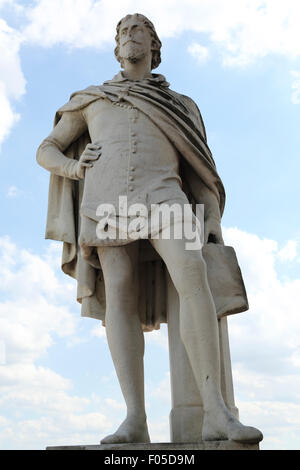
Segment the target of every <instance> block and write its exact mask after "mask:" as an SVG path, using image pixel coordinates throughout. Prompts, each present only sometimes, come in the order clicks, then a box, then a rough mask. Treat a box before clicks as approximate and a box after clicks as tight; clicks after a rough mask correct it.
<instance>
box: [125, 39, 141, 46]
mask: <svg viewBox="0 0 300 470" xmlns="http://www.w3.org/2000/svg"><path fill="white" fill-rule="evenodd" d="M129 42H133V43H134V44H141V43H140V42H137V41H133V39H129V40H128V41H126V42H125V43H124V44H123V46H126V44H128V43H129Z"/></svg>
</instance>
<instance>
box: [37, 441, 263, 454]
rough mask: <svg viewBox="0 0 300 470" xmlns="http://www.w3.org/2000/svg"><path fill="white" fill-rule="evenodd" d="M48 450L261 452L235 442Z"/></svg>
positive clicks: (56, 447) (82, 446)
mask: <svg viewBox="0 0 300 470" xmlns="http://www.w3.org/2000/svg"><path fill="white" fill-rule="evenodd" d="M46 450H105V451H110V450H118V451H127V450H129V451H156V450H163V451H165V452H169V451H173V450H176V451H182V452H184V451H185V450H189V451H191V450H194V451H198V450H259V444H241V443H239V442H235V441H230V440H227V441H202V442H195V443H174V442H159V443H152V444H99V445H76V446H52V447H47V448H46Z"/></svg>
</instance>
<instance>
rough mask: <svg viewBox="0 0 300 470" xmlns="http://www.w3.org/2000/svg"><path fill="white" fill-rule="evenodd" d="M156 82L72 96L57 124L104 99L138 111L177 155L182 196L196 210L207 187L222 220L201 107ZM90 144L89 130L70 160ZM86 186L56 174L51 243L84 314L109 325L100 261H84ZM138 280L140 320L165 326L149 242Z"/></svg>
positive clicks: (144, 243)
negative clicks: (57, 247)
mask: <svg viewBox="0 0 300 470" xmlns="http://www.w3.org/2000/svg"><path fill="white" fill-rule="evenodd" d="M152 77H153V79H150V80H147V79H144V80H142V81H140V82H129V81H127V80H124V79H123V80H118V81H114V80H111V81H107V82H104V84H103V85H101V86H91V87H88V88H86V89H85V90H83V91H79V92H76V93H73V94H72V95H71V97H70V101H69V102H68V103H66V104H65V105H64V106H62V107H61V108H60V109H59V110H58V111H57V113H56V115H55V121H54V124H55V125H56V124H57V122H58V121H59V120H60V118H61V116H62V115H63V113H66V112H68V113H70V112H72V111H77V110H80V109H84V108H85V107H86V106H88V105H89V104H90V103H93V102H94V101H96V100H99V99H102V98H109V99H111V100H112V101H118V100H122V101H124V102H125V103H128V104H130V105H132V106H133V107H136V108H137V109H138V110H139V111H140V112H142V113H144V114H145V115H146V116H147V117H148V118H149V119H150V120H151V121H152V122H153V123H154V124H155V125H156V126H158V128H159V129H160V130H161V131H162V132H163V133H164V134H165V135H166V136H167V138H168V139H169V140H170V142H171V143H172V144H173V145H174V147H175V148H176V150H177V151H178V153H179V155H180V162H181V165H180V176H181V179H182V181H183V191H184V192H185V193H186V195H187V197H188V199H189V201H190V203H191V204H192V206H193V207H195V204H197V203H199V204H201V203H202V202H203V201H201V189H200V188H203V190H204V191H211V192H212V193H213V194H214V197H216V199H217V201H218V205H219V209H220V214H221V215H222V213H223V210H224V205H225V190H224V187H223V184H222V181H221V179H220V177H219V175H218V173H217V170H216V166H215V162H214V159H213V157H212V154H211V151H210V149H209V147H208V145H207V142H206V133H205V127H204V124H203V120H202V117H201V114H200V111H199V109H198V107H197V105H196V104H195V103H194V101H193V100H192V99H191V98H189V97H187V96H184V95H181V94H178V93H176V92H174V91H172V90H171V89H170V88H169V84H168V83H167V82H166V81H164V80H162V79H161V77H162V76H161V75H156V74H153V75H152ZM159 78H160V79H159ZM112 125H113V123H112ZM90 141H91V140H90V136H89V133H88V131H85V132H84V134H82V135H81V136H80V137H79V138H78V139H77V140H76V141H74V142H73V143H72V144H71V145H70V146H69V147H68V149H67V150H66V151H65V152H64V154H65V156H67V157H69V158H77V159H78V158H79V156H80V155H81V154H82V152H83V150H84V149H85V147H86V145H87V143H89V142H90ZM191 178H193V179H194V181H195V178H196V180H197V181H199V185H198V187H199V192H198V190H197V194H193V193H192V190H191V187H190V186H191V185H190V184H189V183H190V179H191ZM83 185H84V180H80V181H76V180H71V179H69V178H66V177H62V176H58V175H55V174H52V173H51V176H50V185H49V202H48V215H47V227H46V238H47V239H52V240H59V241H62V242H63V253H62V270H63V272H64V273H65V274H68V275H70V276H72V277H73V278H75V279H76V280H77V300H78V301H79V302H80V303H81V305H82V307H81V315H82V316H86V317H92V318H96V319H100V320H102V322H103V324H104V325H105V308H106V303H105V286H104V280H103V276H102V271H101V266H100V265H99V262H98V261H97V260H95V262H94V263H92V264H91V263H90V262H87V261H86V260H85V259H83V258H82V256H81V253H80V249H79V246H78V237H79V233H78V232H79V223H80V220H79V218H80V203H81V197H82V192H83ZM199 194H200V196H199ZM139 279H140V281H139V282H140V285H139V315H140V320H141V324H142V327H143V330H144V331H151V330H153V329H158V328H159V327H160V323H161V322H167V313H166V312H167V298H166V266H165V264H164V262H163V260H162V259H161V258H160V256H159V255H158V254H157V253H156V252H155V250H154V249H153V248H152V246H151V244H150V243H149V241H148V240H140V259H139Z"/></svg>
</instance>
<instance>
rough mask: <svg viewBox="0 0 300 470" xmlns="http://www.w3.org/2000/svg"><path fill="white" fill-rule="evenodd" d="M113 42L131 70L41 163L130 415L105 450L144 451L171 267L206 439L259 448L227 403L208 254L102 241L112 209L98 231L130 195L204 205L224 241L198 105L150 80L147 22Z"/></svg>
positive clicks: (88, 310)
mask: <svg viewBox="0 0 300 470" xmlns="http://www.w3.org/2000/svg"><path fill="white" fill-rule="evenodd" d="M116 42H117V47H116V49H115V55H116V57H117V59H118V61H119V62H120V63H121V66H122V68H123V69H124V70H123V71H121V72H120V73H118V74H117V75H116V76H115V77H114V78H113V79H112V80H110V81H107V82H104V84H103V85H102V86H91V87H89V88H87V89H86V90H83V91H80V92H77V93H74V94H73V95H72V96H71V99H70V101H69V102H68V103H67V104H66V105H64V106H63V107H62V108H60V110H59V111H58V112H57V114H56V119H55V127H54V129H53V131H52V133H51V134H50V135H49V136H48V137H47V138H46V139H45V140H44V141H43V142H42V144H41V145H40V147H39V149H38V153H37V160H38V163H39V164H40V165H42V166H43V167H44V168H46V169H47V170H49V171H50V172H51V179H50V191H49V207H48V222H47V234H46V236H47V238H52V239H55V240H61V241H63V242H64V250H63V261H62V268H63V270H64V272H66V273H67V274H70V275H71V276H73V277H74V278H76V279H77V281H78V300H79V301H80V302H81V303H82V309H83V315H85V316H90V317H94V318H101V319H102V321H103V322H104V321H105V326H106V333H107V340H108V344H109V348H110V351H111V355H112V359H113V362H114V365H115V368H116V372H117V376H118V379H119V382H120V386H121V389H122V393H123V396H124V399H125V402H126V405H127V417H126V419H125V421H124V422H123V423H122V424H121V425H120V427H119V428H118V429H117V431H116V432H115V433H114V434H112V435H110V436H108V437H106V438H105V439H103V440H102V441H101V442H102V443H121V442H149V435H148V429H147V422H146V413H145V404H144V370H143V354H144V337H143V330H147V329H148V330H151V329H153V328H157V325H158V324H159V323H160V321H164V318H163V315H164V292H163V285H164V284H163V282H164V281H163V270H164V269H167V270H168V273H169V275H170V277H171V279H172V282H173V283H174V286H175V288H176V290H177V292H178V295H179V299H180V335H181V338H182V341H183V343H184V346H185V348H186V351H187V355H188V358H189V361H190V363H191V366H192V370H193V373H194V376H195V380H196V383H197V386H198V388H199V391H200V393H201V396H202V400H203V409H204V420H203V431H202V437H203V440H219V439H232V440H236V441H239V442H248V443H256V442H259V441H260V440H261V439H262V434H261V433H260V431H259V430H257V429H255V428H253V427H248V426H244V425H242V424H241V423H240V422H239V421H238V420H237V419H236V418H235V417H234V416H233V415H232V414H231V412H230V411H229V410H228V409H227V407H226V406H225V404H224V401H223V398H222V394H221V389H220V359H219V339H218V325H217V316H216V309H215V305H214V301H213V298H212V294H211V291H210V287H209V285H208V281H207V271H206V264H205V261H204V259H203V256H202V251H201V249H200V248H199V249H197V250H188V249H186V243H187V242H188V241H189V240H187V239H186V238H185V236H183V237H182V238H181V239H178V238H176V237H173V238H172V237H170V239H164V238H162V237H152V238H151V236H150V235H149V236H146V237H145V234H144V236H143V239H142V237H140V239H139V237H138V235H136V234H137V233H138V229H137V230H136V234H135V238H130V237H127V238H125V237H121V236H120V232H118V233H119V235H118V236H117V237H115V238H114V239H105V238H103V237H99V231H97V226H98V227H99V225H98V224H99V221H100V220H103V219H101V215H99V213H98V209H97V208H98V207H99V204H110V205H113V206H114V207H116V208H117V209H116V212H115V214H114V216H115V217H113V218H110V217H109V216H108V217H106V219H105V224H104V225H103V224H102V226H101V227H102V229H103V230H104V231H105V230H110V228H111V226H112V221H114V222H113V223H116V221H117V225H118V229H120V227H122V224H123V222H124V220H126V218H130V215H129V213H126V212H125V215H124V211H123V212H122V211H121V209H120V208H119V207H118V200H119V197H120V196H126V198H127V203H128V207H129V206H132V205H133V204H136V203H139V204H144V206H146V207H147V208H150V207H152V205H153V204H154V205H155V204H156V205H158V206H159V205H160V204H162V203H164V204H168V205H172V204H174V203H178V204H179V205H180V206H183V205H185V204H190V202H191V201H194V202H196V203H202V204H204V205H205V212H204V220H205V227H204V238H205V239H204V242H205V243H207V242H208V241H213V242H214V243H218V244H222V243H223V240H222V233H221V226H220V221H221V215H222V212H223V208H224V201H225V192H224V188H223V185H222V182H221V180H220V178H219V176H218V174H217V171H216V167H215V164H214V160H213V158H212V155H211V152H210V150H209V148H208V146H207V143H206V135H205V129H204V125H203V121H202V118H201V115H200V112H199V110H198V108H197V105H196V104H195V103H194V102H193V101H192V100H191V99H190V98H188V97H186V96H183V95H180V94H178V93H176V92H174V91H172V90H171V89H170V88H169V84H168V83H167V82H166V80H165V78H164V77H163V76H162V75H157V74H152V73H151V71H152V69H154V68H155V67H157V66H158V65H159V63H160V48H161V42H160V40H159V38H158V36H157V34H156V32H155V29H154V26H153V24H152V23H151V22H150V21H149V20H148V19H147V18H146V17H144V16H143V15H141V14H134V15H127V16H126V17H125V18H123V19H122V20H121V21H120V22H119V23H118V25H117V36H116ZM121 212H122V214H121ZM102 215H103V214H102ZM174 223H175V222H174ZM160 229H162V228H161V227H160V228H158V229H157V230H158V232H159V230H160ZM147 250H148V251H147ZM151 250H152V251H151ZM146 252H147V253H148V254H147V255H145V253H146ZM147 256H148V258H147ZM143 263H144V264H143ZM151 270H152V271H151ZM146 271H147V273H146ZM104 287H105V288H104ZM104 315H105V316H104Z"/></svg>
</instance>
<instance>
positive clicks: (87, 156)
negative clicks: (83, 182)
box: [76, 142, 102, 179]
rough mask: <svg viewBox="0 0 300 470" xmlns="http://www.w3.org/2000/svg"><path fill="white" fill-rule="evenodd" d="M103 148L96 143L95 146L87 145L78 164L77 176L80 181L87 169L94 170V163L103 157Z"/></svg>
mask: <svg viewBox="0 0 300 470" xmlns="http://www.w3.org/2000/svg"><path fill="white" fill-rule="evenodd" d="M101 147H102V146H101V145H100V144H98V143H96V142H95V143H94V144H87V146H86V147H85V149H84V151H83V153H82V155H81V157H80V159H79V160H78V163H77V168H76V176H77V177H78V178H79V179H83V178H84V175H85V170H86V168H92V167H93V163H94V162H95V161H96V160H98V158H99V157H100V155H101Z"/></svg>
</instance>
